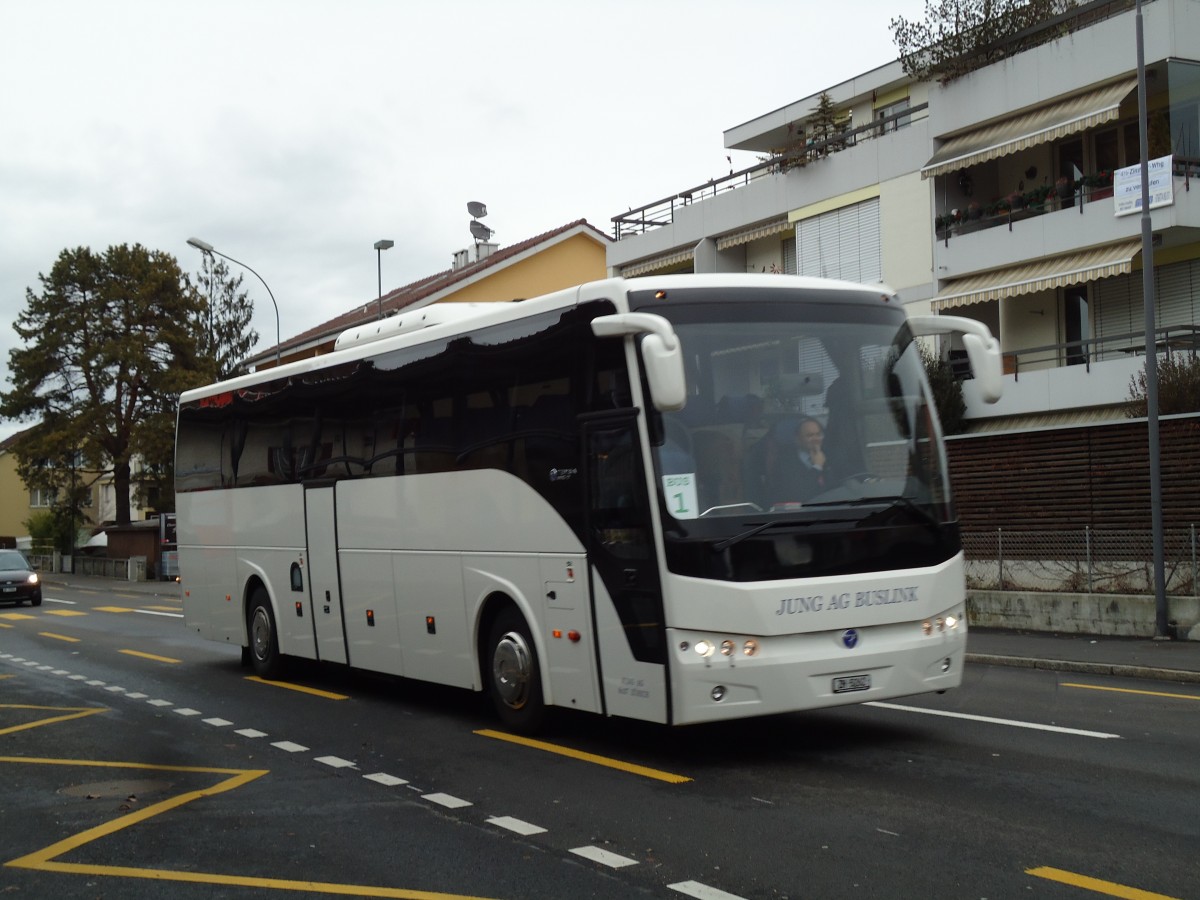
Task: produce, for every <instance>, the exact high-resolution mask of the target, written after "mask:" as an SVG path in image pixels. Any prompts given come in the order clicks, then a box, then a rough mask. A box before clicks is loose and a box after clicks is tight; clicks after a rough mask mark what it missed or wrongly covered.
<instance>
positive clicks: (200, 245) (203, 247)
mask: <svg viewBox="0 0 1200 900" xmlns="http://www.w3.org/2000/svg"><path fill="white" fill-rule="evenodd" d="M187 242H188V244H189V245H190V246H192V247H195V248H196V249H197V250H199V251H200V252H201V253H208V254H214V253H215V254H216V255H217V256H219V257H221V258H222V259H227V260H229V261H230V262H231V263H237V264H238V265H239V266H241V267H242V268H243V269H247V270H248V271H249V272H250V273H251V274H253V275H254V277H255V278H257V279H258V280H259V281H261V282H262V285H263V287H265V288H266V289H267V296H268V297H270V298H271V305H272V306H274V307H275V365H277V366H278V365H279V364H280V359H279V345H280V344H282V343H283V337H282V336H281V334H280V331H279V304H278V303H276V302H275V295H274V294H272V293H271V286H270V285H269V284H267V281H266V279H265V278H263V277H262V276H261V275H259V274H258V273H257V272H255V271H254V270H253V269H251V268H250V267H249V266H248V265H246V264H245V263H244V262H242V261H241V260H238V259H234V258H233V257H232V256H226V255H225V254H224V253H222V252H221V251H220V250H214V249H213V245H212V244H210V243H209V242H208V241H202V240H200V238H198V237H190V238H188V239H187Z"/></svg>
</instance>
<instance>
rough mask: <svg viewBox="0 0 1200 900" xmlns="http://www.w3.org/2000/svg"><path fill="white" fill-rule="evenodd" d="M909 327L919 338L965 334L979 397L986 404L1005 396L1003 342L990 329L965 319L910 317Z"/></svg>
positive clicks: (963, 339) (963, 340) (964, 338)
mask: <svg viewBox="0 0 1200 900" xmlns="http://www.w3.org/2000/svg"><path fill="white" fill-rule="evenodd" d="M908 326H909V328H911V329H912V332H913V334H917V335H921V334H949V333H951V332H959V333H961V334H962V342H963V348H964V349H965V350H966V351H967V361H968V362H969V363H970V364H971V373H972V374H973V375H974V376H975V385H976V387H978V388H979V396H980V397H981V398H982V399H983V401H984V402H985V403H995V402H996V401H997V400H999V399H1000V397H1001V396H1002V395H1003V393H1004V377H1003V371H1002V368H1001V365H1000V342H999V341H998V340H996V338H995V337H993V336H992V332H991V331H989V330H988V327H987V326H986V325H984V324H983V323H982V322H977V321H975V320H974V319H967V318H963V317H962V316H909V319H908Z"/></svg>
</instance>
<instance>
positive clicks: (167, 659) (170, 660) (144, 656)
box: [118, 650, 183, 663]
mask: <svg viewBox="0 0 1200 900" xmlns="http://www.w3.org/2000/svg"><path fill="white" fill-rule="evenodd" d="M118 652H120V653H124V654H125V655H126V656H138V657H141V658H142V659H152V660H154V661H155V662H165V663H181V662H183V660H182V659H173V658H172V657H170V656H156V655H155V654H153V653H143V652H142V651H141V650H121V651H118Z"/></svg>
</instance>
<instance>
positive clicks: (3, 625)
mask: <svg viewBox="0 0 1200 900" xmlns="http://www.w3.org/2000/svg"><path fill="white" fill-rule="evenodd" d="M12 627H13V626H11V625H9V624H8V623H7V622H0V628H12Z"/></svg>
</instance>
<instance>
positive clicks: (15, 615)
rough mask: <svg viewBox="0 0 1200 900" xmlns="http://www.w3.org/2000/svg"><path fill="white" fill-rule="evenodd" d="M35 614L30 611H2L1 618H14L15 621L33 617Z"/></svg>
mask: <svg viewBox="0 0 1200 900" xmlns="http://www.w3.org/2000/svg"><path fill="white" fill-rule="evenodd" d="M33 618H36V617H35V616H31V615H29V613H0V619H12V620H13V621H14V622H20V621H22V620H24V619H33Z"/></svg>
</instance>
